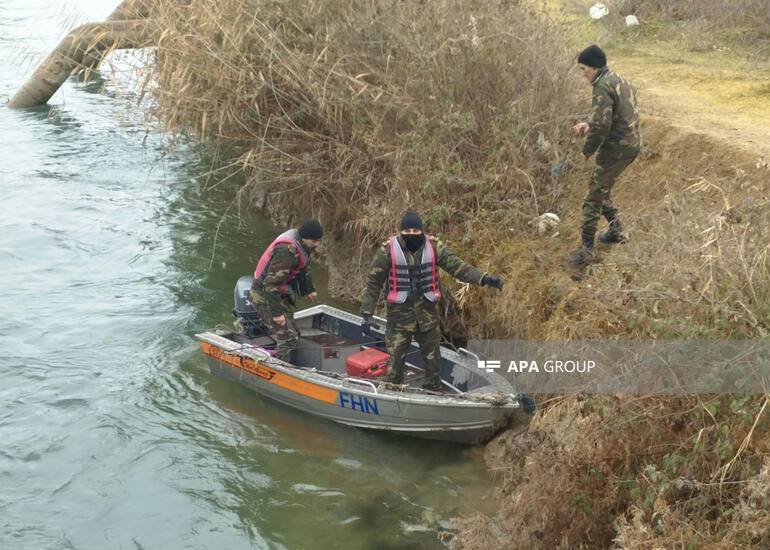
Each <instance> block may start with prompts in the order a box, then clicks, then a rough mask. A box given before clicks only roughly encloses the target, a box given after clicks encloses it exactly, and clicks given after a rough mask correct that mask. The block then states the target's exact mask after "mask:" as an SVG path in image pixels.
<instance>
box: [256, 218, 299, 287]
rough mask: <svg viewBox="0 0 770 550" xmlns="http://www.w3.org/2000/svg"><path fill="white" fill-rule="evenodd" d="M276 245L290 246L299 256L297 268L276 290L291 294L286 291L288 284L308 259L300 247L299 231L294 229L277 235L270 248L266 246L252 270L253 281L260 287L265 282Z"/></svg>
mask: <svg viewBox="0 0 770 550" xmlns="http://www.w3.org/2000/svg"><path fill="white" fill-rule="evenodd" d="M278 243H290V244H292V245H293V246H294V248H295V249H296V250H297V253H298V254H299V264H297V267H295V268H294V269H292V270H291V272H290V273H289V276H288V277H287V278H286V280H285V281H283V282H282V283H281V284H280V285H278V290H279V291H280V292H281V293H282V294H291V289H289V290H287V288H289V283H290V282H291V281H292V279H294V277H296V276H297V273H299V270H300V269H302V268H303V267H305V265H306V264H307V259H308V256H307V252H305V247H304V246H302V243H301V242H300V237H299V231H297V230H296V229H289V230H287V231H284V232H283V233H281V234H280V235H278V237H276V238H275V240H274V241H273V242H272V243H270V246H268V247H267V249H266V250H265V251H264V252H263V253H262V256H261V257H260V258H259V262H257V267H256V269H255V270H254V279H256V282H257V284H258V285H259V286H260V287H261V286H262V284H263V283H264V280H265V273H267V267H268V264H269V263H270V257H271V256H272V254H273V248H275V245H277V244H278Z"/></svg>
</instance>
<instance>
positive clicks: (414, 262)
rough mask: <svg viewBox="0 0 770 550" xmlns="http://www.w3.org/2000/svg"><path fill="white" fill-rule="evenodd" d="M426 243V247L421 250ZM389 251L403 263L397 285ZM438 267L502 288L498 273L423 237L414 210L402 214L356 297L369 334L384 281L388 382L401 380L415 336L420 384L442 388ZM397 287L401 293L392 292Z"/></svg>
mask: <svg viewBox="0 0 770 550" xmlns="http://www.w3.org/2000/svg"><path fill="white" fill-rule="evenodd" d="M392 240H395V241H397V242H392ZM428 246H429V247H431V248H430V249H429V250H425V247H428ZM393 251H397V252H396V254H397V255H400V257H401V258H402V260H403V261H404V263H405V264H406V265H403V266H401V268H400V269H401V273H402V275H401V278H400V281H399V284H397V285H394V281H395V280H397V279H395V278H394V277H395V272H396V270H398V269H399V263H398V262H397V261H395V262H394V261H393V258H392V253H393ZM431 251H432V256H430V254H431ZM426 258H431V259H432V261H428V262H426V261H425V259H426ZM437 267H440V268H442V269H443V270H444V271H447V272H448V273H449V274H451V275H452V276H454V277H455V278H457V279H459V280H461V281H464V282H467V283H473V284H477V285H481V286H483V285H489V286H492V287H495V288H497V289H502V287H503V281H502V279H501V278H500V277H499V276H497V275H492V274H490V273H485V272H483V271H481V270H479V269H477V268H475V267H473V266H472V265H470V264H467V263H465V262H463V261H462V260H461V259H460V258H458V257H457V256H455V255H454V254H453V253H452V251H451V250H449V248H448V247H447V246H446V245H445V244H444V243H442V242H441V241H439V240H438V239H437V238H435V237H430V236H429V237H427V238H426V234H425V233H423V230H422V220H421V219H420V216H418V215H417V214H416V213H414V212H407V213H406V214H404V217H403V219H402V220H401V232H400V234H399V235H394V236H393V237H391V239H388V241H386V242H385V243H383V245H382V247H381V248H380V249H379V250H377V252H376V254H375V256H374V261H373V263H372V268H371V271H370V272H369V276H368V277H367V281H366V288H365V289H364V293H363V297H362V298H361V315H362V317H363V318H364V323H363V326H362V328H363V330H364V332H368V330H369V327H370V326H371V323H372V313H373V312H374V307H375V305H376V304H377V299H378V298H379V296H380V293H381V291H382V289H383V285H385V298H386V301H387V327H386V328H385V344H386V346H387V350H388V353H389V354H390V359H389V360H388V381H389V382H393V383H396V384H402V383H403V382H404V362H405V359H406V353H407V351H408V350H409V347H410V344H411V341H412V338H413V337H414V339H415V340H416V341H417V343H418V344H419V346H420V352H421V353H422V360H423V367H424V369H425V381H424V383H423V387H424V388H425V389H428V390H434V391H440V390H441V378H440V366H441V355H440V352H439V345H440V343H441V329H440V327H439V308H438V299H439V296H440V293H439V289H438V271H437V269H436V268H437ZM394 287H395V288H394ZM399 289H400V290H401V292H397V291H398V290H399ZM399 294H400V297H398V295H399Z"/></svg>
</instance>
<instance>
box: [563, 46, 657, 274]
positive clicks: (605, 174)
mask: <svg viewBox="0 0 770 550" xmlns="http://www.w3.org/2000/svg"><path fill="white" fill-rule="evenodd" d="M578 69H579V70H580V72H581V73H582V74H583V76H584V77H585V78H586V79H587V80H588V81H589V82H591V84H592V86H593V102H592V103H593V108H592V112H591V120H590V121H588V122H580V123H578V124H575V125H574V126H573V127H572V130H573V131H574V132H575V133H576V134H578V135H585V136H586V140H585V143H584V144H583V151H582V153H583V160H587V159H588V158H589V157H590V156H591V155H593V154H594V153H595V152H596V151H597V150H598V151H599V152H598V154H597V155H596V168H594V171H593V173H592V174H591V181H590V183H589V185H588V195H587V196H586V198H585V200H584V201H583V225H582V227H581V230H580V233H581V235H580V236H581V239H582V241H583V242H582V245H581V246H580V248H578V250H577V251H576V252H575V253H574V254H573V255H572V256H570V257H569V259H568V260H567V262H568V263H570V264H583V263H588V262H593V261H596V258H597V256H596V252H595V251H594V234H595V233H596V226H597V224H598V222H599V218H600V217H601V216H602V215H604V217H605V218H607V221H608V222H609V229H608V230H607V231H603V232H601V233H599V236H598V238H599V240H600V241H602V242H604V243H624V242H626V241H627V240H628V237H627V236H626V234H625V233H624V232H623V226H622V225H621V223H620V220H619V219H618V217H617V209H616V208H615V206H614V205H613V204H612V201H611V200H610V191H611V190H612V185H613V184H614V183H615V180H616V179H617V178H618V176H619V175H620V174H621V172H623V170H625V168H626V167H627V166H628V165H629V164H631V162H633V160H634V159H635V158H636V156H637V155H638V154H639V149H640V147H641V142H642V139H641V135H640V133H639V114H638V112H637V100H636V89H635V88H634V87H633V86H631V84H630V83H629V82H628V81H627V80H626V79H624V78H623V77H621V76H620V75H618V74H616V73H614V72H612V71H611V70H609V69H608V68H607V57H606V56H605V55H604V52H603V51H602V50H601V48H599V47H598V46H596V45H592V46H589V47H587V48H586V49H585V50H583V51H582V52H580V55H579V56H578Z"/></svg>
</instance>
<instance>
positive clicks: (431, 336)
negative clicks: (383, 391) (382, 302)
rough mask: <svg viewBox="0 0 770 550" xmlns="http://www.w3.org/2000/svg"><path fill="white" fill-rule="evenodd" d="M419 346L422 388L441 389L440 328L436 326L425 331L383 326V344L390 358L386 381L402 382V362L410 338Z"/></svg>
mask: <svg viewBox="0 0 770 550" xmlns="http://www.w3.org/2000/svg"><path fill="white" fill-rule="evenodd" d="M413 337H414V340H415V341H416V342H417V344H418V345H419V346H420V353H421V354H422V363H423V368H424V369H425V381H424V382H423V388H425V389H430V390H439V389H441V376H440V368H441V352H440V351H439V346H440V345H441V329H440V328H439V327H438V326H436V327H434V328H432V329H429V330H426V331H420V330H412V329H400V328H398V327H393V324H392V323H390V322H389V323H388V324H387V327H386V328H385V345H386V346H387V349H388V353H389V354H390V359H389V360H388V381H390V382H393V383H396V384H403V383H404V363H405V362H406V354H407V352H408V351H409V348H410V347H411V346H410V344H411V343H412V338H413Z"/></svg>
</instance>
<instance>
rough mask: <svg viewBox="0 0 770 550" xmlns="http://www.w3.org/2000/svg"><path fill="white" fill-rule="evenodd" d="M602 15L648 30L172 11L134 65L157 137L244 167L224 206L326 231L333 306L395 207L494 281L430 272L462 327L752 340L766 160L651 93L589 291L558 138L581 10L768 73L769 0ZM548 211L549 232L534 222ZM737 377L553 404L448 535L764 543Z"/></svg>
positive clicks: (446, 1)
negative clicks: (484, 497)
mask: <svg viewBox="0 0 770 550" xmlns="http://www.w3.org/2000/svg"><path fill="white" fill-rule="evenodd" d="M608 4H609V6H610V7H611V9H613V10H616V13H617V10H621V11H622V10H629V12H630V10H638V13H639V14H640V16H644V17H649V18H654V19H653V20H654V21H655V22H656V23H655V25H656V26H655V27H654V29H655V32H654V33H647V29H648V28H649V25H648V26H642V27H640V29H641V30H638V31H626V30H622V29H619V28H618V26H617V25H616V26H615V27H613V26H612V24H610V23H609V22H600V23H596V24H593V25H594V27H591V28H588V27H587V25H588V23H575V17H576V16H575V15H574V14H575V13H577V11H576V10H578V9H580V10H583V11H585V9H587V5H586V6H585V7H583V6H582V3H577V2H561V3H560V2H535V1H532V2H514V1H511V2H487V1H484V0H434V1H429V0H425V1H416V0H415V1H413V2H400V1H395V0H393V1H389V0H381V1H376V0H371V1H352V0H342V1H335V2H325V1H310V2H304V1H299V0H286V1H283V2H278V1H256V0H252V1H248V0H201V1H200V2H196V3H187V2H178V1H177V2H167V3H160V4H158V5H157V6H155V7H154V14H153V18H152V20H153V21H154V22H155V24H157V25H158V26H159V28H158V32H159V39H158V42H157V48H156V49H155V54H154V63H153V64H152V65H151V66H150V67H149V68H148V67H144V68H140V69H138V70H141V71H145V72H147V71H149V72H148V73H147V74H149V75H151V78H152V81H153V85H152V90H151V91H150V90H148V92H151V93H148V97H152V101H153V108H152V110H151V113H152V115H153V116H154V117H155V118H156V119H157V121H158V122H159V124H160V126H161V127H162V128H163V129H164V130H165V131H166V132H168V133H169V134H172V135H177V136H179V137H180V138H183V139H191V140H194V141H197V142H200V143H201V144H202V146H203V147H204V149H206V150H214V151H216V152H217V156H218V158H219V162H220V164H221V165H222V166H226V167H229V168H230V169H231V170H235V171H240V172H242V173H243V174H244V176H245V181H246V184H245V185H244V186H243V187H241V188H240V190H239V191H238V194H237V198H236V201H238V205H239V207H240V206H244V207H254V208H263V209H265V210H266V211H267V212H268V213H269V214H270V216H271V217H272V218H273V219H274V220H276V221H280V222H284V223H296V222H297V221H298V220H299V219H301V218H304V217H310V216H313V217H317V218H319V219H320V220H321V221H322V222H323V224H324V227H325V228H326V229H327V234H328V235H329V238H328V239H326V242H325V249H326V250H325V263H326V264H327V267H328V268H329V272H330V276H331V278H332V282H331V285H332V287H333V290H334V291H336V293H337V294H339V295H341V296H344V297H347V298H358V297H359V296H360V291H361V289H362V288H363V284H362V281H363V273H365V272H366V270H367V268H368V266H369V262H370V258H371V252H372V250H373V248H374V247H375V246H377V245H378V243H380V242H382V241H383V240H384V239H385V238H386V237H387V236H388V235H389V234H391V233H392V231H393V230H394V225H395V223H397V220H398V219H399V218H400V215H401V213H402V212H403V211H404V210H406V209H407V208H410V209H414V210H416V211H418V212H420V213H421V214H422V216H423V219H424V221H425V224H426V227H427V228H428V229H429V231H431V232H433V233H436V234H438V235H439V236H440V237H441V238H443V239H445V240H446V241H447V243H448V244H449V245H450V247H451V248H453V250H455V251H456V252H457V253H458V254H459V255H461V256H462V257H464V258H466V259H467V260H468V261H470V262H471V263H473V264H475V265H477V266H478V267H480V268H481V269H486V270H489V271H493V272H496V273H500V274H501V275H502V276H503V278H504V280H505V283H506V284H505V288H504V291H503V292H502V293H501V294H498V293H494V295H493V294H492V293H483V292H480V291H478V289H472V288H468V287H467V286H462V285H458V284H455V283H453V282H452V281H451V280H450V279H446V280H442V284H443V285H445V289H446V290H447V292H445V295H446V296H447V298H448V299H447V301H446V308H445V315H444V316H443V317H444V322H445V324H444V329H445V332H446V333H447V334H449V335H451V336H452V337H454V338H459V339H462V338H525V339H533V340H534V339H554V340H559V339H562V340H566V339H588V338H604V339H607V338H619V339H640V340H641V339H725V338H731V339H767V338H768V336H770V325H768V319H770V267H769V266H768V237H767V235H768V234H770V216H769V215H768V211H769V210H770V209H769V208H768V205H769V203H770V199H769V198H768V191H769V190H770V171H768V169H767V167H766V165H764V166H763V165H762V162H761V159H760V161H757V155H756V154H755V152H752V151H748V150H746V149H745V148H742V147H741V146H740V144H739V143H725V142H724V141H721V140H719V139H716V138H714V137H712V136H709V135H703V134H693V133H691V132H689V131H688V130H686V129H684V128H681V127H678V126H676V125H675V124H673V123H672V121H671V120H669V119H668V118H665V117H664V118H661V117H655V116H652V115H650V114H649V113H646V112H645V110H644V109H645V107H644V103H643V110H642V125H643V135H644V138H645V145H644V148H643V151H642V153H641V155H640V158H639V159H638V160H637V161H636V162H635V163H633V165H632V166H631V167H630V168H629V169H628V170H627V173H626V174H624V176H623V178H622V180H621V181H620V182H619V184H618V186H617V191H616V193H615V195H614V196H615V201H616V203H617V204H618V205H619V206H620V208H621V212H622V214H623V216H624V222H625V225H626V227H627V228H628V230H629V232H630V233H631V242H630V243H629V244H628V245H624V246H616V247H600V248H599V251H600V253H601V256H602V261H601V262H600V263H598V264H596V265H594V266H591V267H590V268H589V269H588V271H587V273H586V276H585V278H584V279H583V281H582V282H579V283H576V282H573V281H572V280H570V278H569V276H568V274H567V273H566V271H565V269H564V266H563V259H564V257H565V256H566V255H567V253H568V252H570V251H571V249H573V248H574V247H575V246H576V244H577V243H578V233H577V228H578V221H579V216H580V203H581V200H582V197H583V195H584V193H585V182H586V179H587V177H588V174H589V169H590V163H589V164H585V163H582V162H581V161H580V160H579V155H578V151H577V149H576V148H575V146H574V143H572V144H571V142H570V136H569V134H568V132H569V128H570V126H571V125H572V124H574V123H575V122H577V121H579V120H582V119H584V118H585V116H586V114H587V113H588V111H589V108H590V105H589V101H590V91H589V89H588V87H587V86H586V85H585V83H584V82H582V81H581V80H580V79H579V76H578V75H577V72H576V71H575V70H574V60H575V55H576V53H577V51H579V49H580V48H581V47H582V46H584V45H586V44H584V43H583V42H584V41H585V40H586V38H587V37H589V36H591V37H595V36H596V33H597V27H596V25H604V27H603V28H602V29H603V30H601V29H600V32H601V33H603V34H602V36H603V37H604V38H606V41H608V42H610V43H615V44H617V48H616V50H617V51H625V52H626V60H628V53H627V52H629V51H631V52H632V51H633V49H634V47H635V45H637V46H640V47H641V46H644V47H648V46H649V47H651V45H653V44H661V43H666V44H673V43H674V42H676V41H677V40H678V39H675V38H671V37H668V38H671V42H670V43H669V42H665V40H666V39H667V36H664V34H662V33H665V32H666V30H667V29H671V28H675V29H677V31H676V32H678V33H680V31H681V29H682V28H684V29H691V30H693V29H694V30H693V34H692V35H690V36H693V37H696V36H697V37H699V40H701V41H703V36H702V34H703V33H704V32H711V33H713V34H714V36H717V35H718V36H719V37H720V40H723V41H724V40H730V41H733V42H735V41H742V42H741V44H743V46H741V47H745V48H749V49H751V50H752V51H753V52H754V53H755V54H756V55H757V56H759V58H762V56H763V55H764V59H765V61H764V63H765V65H763V67H764V69H763V70H767V67H766V64H767V62H766V57H767V40H768V36H769V34H768V33H767V32H765V31H766V30H767V29H766V27H765V26H767V25H768V24H770V23H769V22H768V21H767V19H766V18H765V19H761V17H760V16H756V15H755V14H767V13H770V10H768V6H767V2H766V1H762V0H746V1H742V2H735V3H732V2H731V3H729V4H730V5H732V6H733V11H731V12H730V19H729V21H730V27H729V28H722V29H720V28H719V25H720V23H719V21H720V18H722V17H723V16H724V13H723V12H721V11H719V10H718V9H717V8H718V3H717V2H715V1H712V0H708V1H704V2H700V3H678V4H682V5H684V4H688V5H691V6H695V4H698V5H700V6H702V8H703V9H702V10H701V11H700V12H697V10H696V9H695V8H694V7H691V8H688V10H687V11H686V12H681V13H679V12H676V11H675V10H673V8H670V7H667V6H669V4H673V3H667V2H659V1H652V0H650V1H645V0H638V1H636V2H632V1H630V0H627V1H624V2H614V3H612V2H608ZM562 8H563V9H562ZM709 9H711V10H712V11H711V12H709V11H708V10H709ZM761 9H764V11H758V10H761ZM570 10H572V11H570ZM570 14H572V15H570ZM583 17H585V16H583ZM608 21H609V20H608ZM632 32H635V33H636V34H632ZM682 32H683V31H682ZM680 34H681V33H680ZM683 36H684V35H683ZM746 40H748V41H749V42H748V43H746V42H743V41H746ZM591 41H594V40H591ZM613 41H614V42H613ZM681 42H682V41H681V40H679V43H678V47H680V48H685V51H682V52H680V53H681V55H684V56H686V55H687V54H688V52H687V51H686V48H687V47H690V46H687V45H684V46H683V45H682V44H681ZM731 43H732V42H731ZM616 50H614V49H610V50H609V51H608V53H609V65H610V66H611V67H612V60H613V55H612V54H613V53H614V51H616ZM736 51H737V50H736ZM741 51H743V50H741ZM762 52H764V54H763V53H762ZM148 82H149V80H148ZM757 93H759V94H760V95H761V93H762V92H761V88H760V91H759V92H757ZM763 93H764V94H767V91H766V90H765V91H764V92H763ZM641 97H642V102H644V92H643V89H642V94H641ZM758 97H759V96H758ZM568 148H571V152H570V161H569V163H568V165H567V168H566V170H565V173H564V174H563V175H561V176H558V177H555V176H553V175H552V174H551V171H550V168H551V166H553V165H554V164H556V162H557V161H558V159H559V157H560V156H561V154H562V153H563V152H564V151H565V150H567V149H568ZM548 211H556V212H559V213H560V215H561V217H562V223H561V225H560V226H559V227H558V234H551V233H550V232H549V233H546V234H544V235H538V234H536V233H535V231H534V230H533V226H532V224H531V222H532V220H533V219H534V218H536V217H537V216H539V215H540V214H543V213H544V212H548ZM753 391H757V392H759V393H754V394H746V395H684V396H643V395H570V396H558V397H553V398H551V399H547V400H545V401H544V402H543V403H541V405H540V407H539V409H538V411H536V413H535V415H534V417H533V419H532V422H531V424H530V425H529V426H526V427H523V428H519V429H517V430H511V431H508V432H505V433H503V434H502V435H500V436H499V437H498V438H497V439H495V440H494V441H493V442H491V443H490V444H489V445H488V447H487V451H486V457H487V460H488V464H489V466H490V469H491V470H492V475H494V476H496V477H497V479H498V481H499V490H498V497H499V500H500V511H499V513H498V514H497V516H496V517H486V516H482V515H480V514H477V515H472V516H468V517H463V518H458V519H456V521H455V523H456V525H457V526H458V527H459V532H458V533H456V534H455V535H454V536H453V537H452V538H451V540H450V541H449V544H450V546H451V547H452V548H456V549H460V548H463V549H475V548H484V549H490V548H501V549H502V548H507V549H511V548H522V549H523V548H542V549H549V550H550V549H554V548H563V549H579V548H585V549H601V548H608V549H609V548H613V549H627V550H631V549H640V550H641V549H651V548H682V549H698V548H710V549H711V548H723V549H734V548H735V549H737V548H762V547H764V548H767V547H770V497H768V495H770V438H769V437H768V430H769V429H770V410H768V409H770V407H768V398H769V397H770V394H769V393H768V389H767V388H758V389H753Z"/></svg>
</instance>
